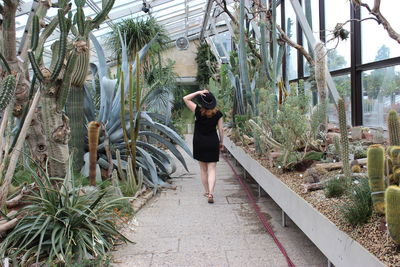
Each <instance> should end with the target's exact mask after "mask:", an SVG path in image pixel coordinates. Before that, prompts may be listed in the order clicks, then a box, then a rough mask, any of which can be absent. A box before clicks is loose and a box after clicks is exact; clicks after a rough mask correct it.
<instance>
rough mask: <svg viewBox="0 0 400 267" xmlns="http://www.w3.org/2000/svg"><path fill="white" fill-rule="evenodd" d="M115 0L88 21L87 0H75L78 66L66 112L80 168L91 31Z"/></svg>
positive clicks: (106, 13) (76, 165)
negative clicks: (85, 8) (86, 17)
mask: <svg viewBox="0 0 400 267" xmlns="http://www.w3.org/2000/svg"><path fill="white" fill-rule="evenodd" d="M114 2H115V0H108V1H107V3H106V4H105V5H103V9H102V10H101V12H99V13H98V14H97V16H96V17H94V18H93V19H90V18H88V19H86V20H85V13H84V6H85V3H86V0H75V4H76V6H77V8H76V14H75V18H74V21H75V22H76V25H77V28H78V31H77V33H76V35H77V36H76V39H75V40H74V45H75V46H76V47H77V49H76V53H77V63H76V68H75V69H74V71H73V72H72V80H71V88H70V91H69V94H68V101H67V105H66V112H67V115H68V117H69V118H70V125H71V139H70V142H69V146H70V148H71V149H73V150H74V152H75V157H74V168H75V169H80V168H81V167H82V164H83V161H82V158H83V154H84V145H85V142H84V138H82V137H83V136H84V125H85V116H83V115H82V114H84V110H83V107H84V88H83V85H84V83H85V81H86V76H87V73H88V70H89V63H90V41H89V34H90V33H91V31H92V30H93V29H96V28H97V27H99V25H100V24H101V23H102V22H103V21H104V20H105V19H106V18H107V15H108V13H109V12H110V10H111V8H112V7H113V5H114Z"/></svg>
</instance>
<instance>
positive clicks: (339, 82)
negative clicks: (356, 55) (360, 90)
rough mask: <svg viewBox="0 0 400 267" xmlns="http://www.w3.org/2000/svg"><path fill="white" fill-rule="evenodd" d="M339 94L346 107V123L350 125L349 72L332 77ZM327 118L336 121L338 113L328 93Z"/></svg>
mask: <svg viewBox="0 0 400 267" xmlns="http://www.w3.org/2000/svg"><path fill="white" fill-rule="evenodd" d="M332 79H333V81H334V83H335V85H336V89H337V90H338V92H339V95H340V96H341V97H342V98H343V99H344V103H345V108H346V119H347V124H349V125H351V87H350V74H345V75H341V76H336V77H332ZM328 118H329V122H333V123H338V122H339V121H338V115H337V109H336V105H335V104H334V103H333V99H332V97H331V96H330V93H329V105H328Z"/></svg>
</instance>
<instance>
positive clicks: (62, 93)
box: [28, 8, 76, 177]
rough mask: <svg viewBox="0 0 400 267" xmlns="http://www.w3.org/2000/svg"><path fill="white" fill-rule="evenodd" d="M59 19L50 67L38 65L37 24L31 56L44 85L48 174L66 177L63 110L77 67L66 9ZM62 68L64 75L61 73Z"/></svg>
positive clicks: (66, 132) (66, 123)
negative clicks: (69, 43)
mask: <svg viewBox="0 0 400 267" xmlns="http://www.w3.org/2000/svg"><path fill="white" fill-rule="evenodd" d="M35 20H37V17H36V16H35V17H34V21H35ZM57 21H58V24H59V29H60V39H59V40H58V41H57V42H55V43H53V45H52V49H53V51H54V52H53V55H52V60H51V66H50V68H46V67H45V66H43V65H39V62H41V56H42V55H41V54H39V53H40V52H38V51H36V50H37V48H38V43H39V42H38V40H39V28H38V27H37V23H33V30H32V42H31V49H30V50H29V51H28V57H29V60H30V62H31V65H32V69H33V72H34V74H35V77H36V78H37V79H38V81H39V82H40V83H41V84H42V88H43V94H42V98H41V106H42V108H41V113H42V120H43V129H44V133H45V135H46V136H47V142H48V148H47V150H48V158H49V166H48V169H49V174H50V176H52V177H64V176H65V169H66V164H67V160H68V156H69V150H68V140H69V131H70V130H69V120H68V118H67V117H66V116H65V114H64V112H63V107H64V105H65V100H66V95H68V90H69V86H70V82H71V73H72V71H73V69H74V68H75V62H76V60H75V59H76V58H75V56H74V55H73V52H70V51H67V36H68V33H69V29H70V24H71V21H70V20H69V19H66V18H65V13H64V10H63V9H61V8H60V9H59V10H58V13H57ZM47 34H48V32H43V33H42V36H43V35H47ZM42 36H41V37H42ZM39 50H40V49H39ZM35 52H36V53H35ZM67 53H68V54H69V56H68V61H67V64H66V66H65V65H64V60H65V58H66V57H67ZM62 70H63V75H62V76H61V75H60V73H61V71H62ZM60 76H61V77H60Z"/></svg>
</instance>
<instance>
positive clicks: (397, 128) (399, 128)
mask: <svg viewBox="0 0 400 267" xmlns="http://www.w3.org/2000/svg"><path fill="white" fill-rule="evenodd" d="M387 120H388V130H389V141H390V145H392V146H400V123H399V117H398V114H397V112H396V111H395V110H391V111H389V114H388V119H387Z"/></svg>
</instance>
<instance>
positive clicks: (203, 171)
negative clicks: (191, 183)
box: [199, 161, 210, 193]
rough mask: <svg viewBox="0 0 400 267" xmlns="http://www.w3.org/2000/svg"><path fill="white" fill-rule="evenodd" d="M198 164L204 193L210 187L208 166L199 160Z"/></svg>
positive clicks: (207, 191) (208, 190)
mask: <svg viewBox="0 0 400 267" xmlns="http://www.w3.org/2000/svg"><path fill="white" fill-rule="evenodd" d="M199 165H200V177H201V182H202V183H203V186H204V190H205V191H206V193H209V192H210V189H209V187H208V167H207V163H205V162H202V161H199Z"/></svg>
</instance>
